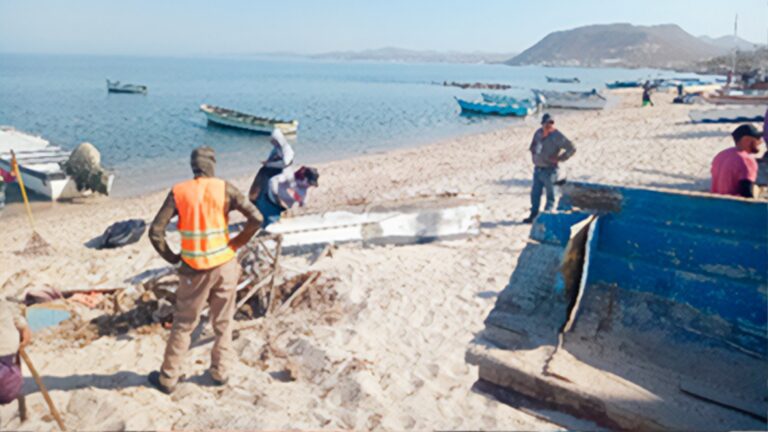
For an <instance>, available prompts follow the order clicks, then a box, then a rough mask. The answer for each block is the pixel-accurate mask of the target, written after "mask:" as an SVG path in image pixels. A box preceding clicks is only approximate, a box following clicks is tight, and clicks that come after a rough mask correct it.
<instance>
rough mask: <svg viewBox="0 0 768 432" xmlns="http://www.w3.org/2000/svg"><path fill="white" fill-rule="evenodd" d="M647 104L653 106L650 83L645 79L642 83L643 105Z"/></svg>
mask: <svg viewBox="0 0 768 432" xmlns="http://www.w3.org/2000/svg"><path fill="white" fill-rule="evenodd" d="M648 105H650V106H653V101H652V100H651V83H649V82H648V81H646V82H645V84H644V85H643V106H644V107H645V106H648Z"/></svg>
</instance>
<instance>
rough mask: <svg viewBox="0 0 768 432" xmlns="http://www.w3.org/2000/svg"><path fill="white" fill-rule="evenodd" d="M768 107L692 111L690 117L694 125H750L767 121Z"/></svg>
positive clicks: (735, 107)
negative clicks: (750, 123)
mask: <svg viewBox="0 0 768 432" xmlns="http://www.w3.org/2000/svg"><path fill="white" fill-rule="evenodd" d="M766 112H768V105H750V106H748V105H744V106H732V107H725V108H715V109H709V110H704V111H691V112H690V113H689V114H688V116H689V117H690V118H691V121H692V122H693V123H749V122H755V123H756V122H762V121H764V120H765V115H766Z"/></svg>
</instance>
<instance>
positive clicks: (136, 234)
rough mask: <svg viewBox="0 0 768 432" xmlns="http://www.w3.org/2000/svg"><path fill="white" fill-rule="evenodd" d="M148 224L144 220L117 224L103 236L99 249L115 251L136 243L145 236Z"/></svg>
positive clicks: (109, 228) (130, 220)
mask: <svg viewBox="0 0 768 432" xmlns="http://www.w3.org/2000/svg"><path fill="white" fill-rule="evenodd" d="M146 229H147V223H146V222H144V220H143V219H129V220H124V221H120V222H115V223H113V224H112V225H110V226H109V227H108V228H107V229H106V230H105V231H104V234H102V235H101V237H100V238H99V242H98V246H97V248H98V249H114V248H118V247H123V246H127V245H129V244H133V243H136V242H137V241H139V240H140V239H141V236H143V235H144V232H145V231H146Z"/></svg>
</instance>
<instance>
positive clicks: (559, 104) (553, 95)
mask: <svg viewBox="0 0 768 432" xmlns="http://www.w3.org/2000/svg"><path fill="white" fill-rule="evenodd" d="M533 93H534V94H536V95H537V97H538V98H539V99H540V100H541V101H542V102H543V105H544V106H546V107H550V108H568V109H598V110H599V109H603V108H605V104H606V102H607V101H606V99H605V98H604V97H603V95H601V94H600V93H598V92H597V90H592V91H588V92H576V91H569V92H561V91H552V90H536V89H534V90H533Z"/></svg>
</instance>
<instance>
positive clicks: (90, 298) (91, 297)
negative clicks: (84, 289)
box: [69, 291, 104, 309]
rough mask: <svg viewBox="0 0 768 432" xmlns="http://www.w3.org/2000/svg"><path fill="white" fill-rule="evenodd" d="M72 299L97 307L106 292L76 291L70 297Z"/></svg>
mask: <svg viewBox="0 0 768 432" xmlns="http://www.w3.org/2000/svg"><path fill="white" fill-rule="evenodd" d="M69 299H70V300H72V301H75V302H78V303H81V304H84V305H85V306H87V307H88V308H90V309H93V308H95V307H96V306H98V305H99V303H101V302H102V301H104V294H102V293H100V292H98V291H93V292H90V293H74V294H72V296H71V297H69Z"/></svg>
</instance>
